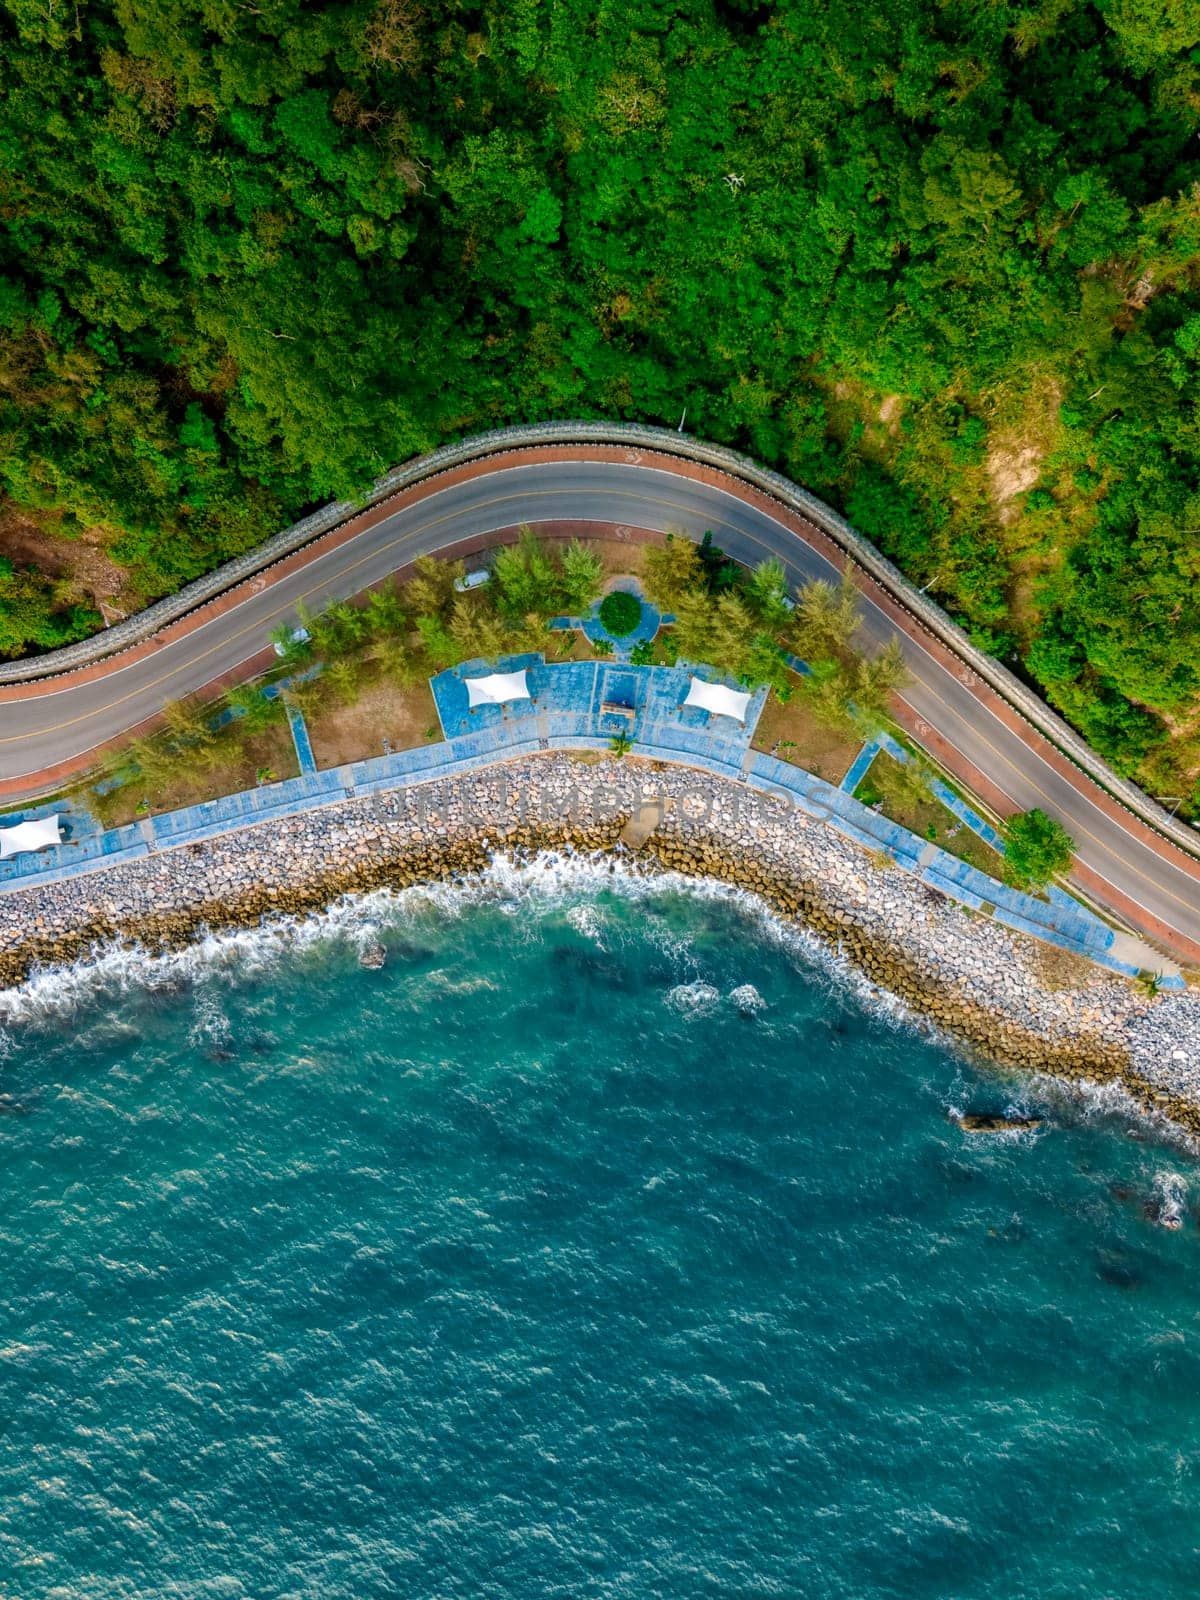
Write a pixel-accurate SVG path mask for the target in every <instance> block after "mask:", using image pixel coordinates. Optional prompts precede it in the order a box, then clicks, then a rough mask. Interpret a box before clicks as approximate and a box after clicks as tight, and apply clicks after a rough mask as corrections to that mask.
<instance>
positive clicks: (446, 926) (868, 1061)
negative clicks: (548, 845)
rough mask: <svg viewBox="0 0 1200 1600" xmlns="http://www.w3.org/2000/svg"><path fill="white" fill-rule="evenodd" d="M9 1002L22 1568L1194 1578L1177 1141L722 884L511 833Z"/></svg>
mask: <svg viewBox="0 0 1200 1600" xmlns="http://www.w3.org/2000/svg"><path fill="white" fill-rule="evenodd" d="M375 938H377V939H378V940H379V941H380V942H381V943H383V944H384V945H385V946H386V947H387V949H388V952H389V958H388V962H387V965H386V966H385V967H384V968H383V969H382V970H380V971H369V970H364V969H363V968H362V967H361V966H360V965H359V963H358V954H359V952H360V949H361V946H362V943H363V941H364V940H368V939H375ZM0 1020H2V1023H3V1033H2V1040H0V1042H2V1047H3V1051H4V1061H3V1064H2V1066H0V1075H2V1076H0V1087H2V1088H3V1092H4V1098H3V1100H2V1101H0V1110H2V1111H3V1112H4V1115H3V1116H0V1238H2V1245H0V1249H2V1261H3V1269H2V1273H0V1416H2V1419H3V1430H2V1433H0V1595H3V1596H4V1600H25V1597H30V1600H33V1597H37V1600H43V1597H49V1600H66V1597H70V1600H77V1597H78V1600H115V1597H117V1596H121V1597H131V1600H132V1597H137V1600H159V1597H164V1600H165V1597H168V1596H169V1597H172V1600H179V1597H185V1600H192V1597H195V1600H201V1597H205V1600H207V1597H210V1596H211V1597H220V1600H240V1597H248V1600H273V1597H282V1596H289V1597H293V1596H294V1597H301V1596H303V1597H309V1596H320V1597H328V1600H343V1597H344V1600H374V1597H392V1596H403V1597H414V1600H417V1597H434V1596H438V1597H460V1596H461V1597H464V1600H467V1597H469V1600H489V1597H493V1596H494V1597H501V1596H502V1597H506V1600H507V1597H517V1596H520V1597H523V1600H535V1597H536V1600H542V1597H558V1596H562V1597H568V1596H569V1597H595V1600H633V1597H638V1600H641V1597H672V1600H674V1597H678V1600H685V1597H686V1600H695V1597H703V1596H709V1595H711V1596H722V1597H725V1596H729V1597H743V1596H745V1597H755V1600H768V1597H793V1596H856V1597H873V1596H914V1597H917V1596H920V1597H923V1596H948V1595H954V1596H964V1597H974V1596H980V1597H982V1596H995V1597H1005V1600H1011V1597H1014V1596H1039V1597H1053V1596H1064V1597H1065V1596H1070V1597H1072V1600H1075V1597H1079V1596H1109V1595H1111V1596H1119V1597H1121V1600H1136V1597H1140V1596H1147V1597H1150V1596H1153V1597H1156V1600H1161V1597H1163V1596H1175V1595H1180V1596H1182V1595H1189V1594H1192V1593H1194V1592H1196V1588H1197V1584H1198V1582H1200V1555H1198V1552H1197V1546H1198V1543H1200V1530H1198V1525H1197V1517H1196V1507H1197V1488H1198V1470H1197V1469H1198V1464H1200V1316H1198V1311H1200V1233H1198V1232H1197V1228H1196V1223H1195V1220H1194V1218H1193V1216H1192V1213H1191V1210H1190V1205H1191V1201H1192V1198H1193V1197H1195V1198H1197V1199H1200V1183H1198V1182H1197V1175H1196V1172H1195V1169H1194V1167H1193V1165H1192V1163H1191V1161H1190V1159H1189V1157H1188V1156H1187V1155H1186V1153H1185V1152H1184V1151H1182V1150H1181V1149H1179V1148H1177V1147H1174V1146H1173V1145H1172V1144H1171V1143H1170V1142H1169V1141H1168V1140H1167V1139H1166V1138H1165V1137H1163V1136H1162V1135H1161V1134H1156V1133H1155V1132H1154V1131H1153V1130H1151V1129H1148V1128H1146V1127H1144V1126H1143V1127H1141V1128H1140V1129H1139V1127H1138V1126H1137V1124H1136V1123H1135V1122H1134V1120H1133V1119H1132V1118H1131V1117H1130V1116H1129V1115H1127V1114H1124V1113H1122V1111H1121V1110H1120V1107H1119V1106H1118V1105H1115V1104H1113V1103H1108V1104H1101V1103H1095V1104H1091V1105H1088V1104H1083V1103H1080V1102H1077V1101H1072V1100H1070V1099H1067V1098H1061V1099H1056V1098H1055V1097H1054V1095H1053V1093H1052V1092H1051V1091H1047V1090H1045V1089H1044V1087H1043V1088H1042V1089H1041V1090H1038V1089H1036V1088H1034V1087H1031V1086H1028V1085H1027V1086H1024V1087H1021V1088H1015V1087H1014V1086H1013V1084H1012V1083H1011V1082H1009V1083H1006V1082H1005V1081H1004V1080H1002V1079H1000V1078H999V1077H996V1076H993V1075H991V1074H990V1073H988V1072H987V1071H986V1070H978V1069H976V1068H974V1067H972V1066H971V1065H969V1064H967V1063H965V1062H963V1061H961V1060H959V1059H957V1058H956V1057H955V1056H954V1055H953V1054H952V1053H950V1052H949V1051H947V1050H945V1049H943V1048H941V1047H940V1046H938V1045H936V1044H934V1043H932V1042H930V1041H929V1040H927V1039H924V1038H921V1037H920V1036H918V1035H917V1034H916V1033H915V1032H914V1031H913V1030H912V1029H910V1028H908V1027H907V1026H905V1025H903V1024H901V1023H900V1022H899V1021H898V1020H897V1019H896V1018H895V1017H889V1016H888V1014H887V1013H886V1009H881V1008H880V1007H878V1006H877V1005H875V1004H874V1003H873V1002H871V1001H870V999H869V997H867V996H865V995H863V994H862V993H861V992H860V991H858V990H856V989H855V987H854V986H853V984H852V983H851V982H850V981H849V980H848V979H847V978H846V977H845V976H844V975H840V974H839V973H838V972H837V971H836V970H834V969H832V968H831V967H830V966H829V965H828V964H826V963H824V962H823V961H822V960H821V959H819V958H818V957H817V956H816V955H815V954H813V953H812V952H811V951H809V950H807V949H806V948H805V946H804V945H803V943H802V942H800V941H798V940H796V939H795V938H792V937H790V936H786V935H783V934H782V933H781V932H780V931H779V930H778V928H777V927H776V926H775V925H774V924H773V923H772V922H771V921H770V920H769V919H768V918H766V917H765V916H763V915H761V914H760V913H759V912H758V911H756V910H755V909H754V907H753V906H752V905H750V904H749V903H748V902H746V901H744V900H740V899H738V898H737V897H735V896H731V895H729V894H728V893H725V892H720V893H718V892H716V891H714V892H712V893H708V894H705V893H694V892H688V891H685V890H683V889H682V888H680V887H679V886H674V887H672V886H671V885H670V884H666V885H659V886H657V887H654V888H646V887H640V888H639V887H636V886H630V885H629V884H623V883H622V882H621V881H619V880H614V879H612V878H610V877H609V876H608V874H607V873H606V872H603V871H599V870H596V871H590V870H566V869H562V870H560V869H557V868H547V869H546V870H543V871H538V870H530V871H527V872H516V871H514V870H507V869H503V868H501V869H498V870H497V871H496V872H495V873H494V874H493V875H492V876H491V877H490V878H489V880H488V881H487V882H486V883H485V884H484V885H482V886H481V887H480V888H478V889H475V890H471V891H467V890H462V889H459V890H446V891H441V892H438V893H436V894H433V895H430V896H423V895H413V894H409V895H408V896H405V897H403V898H402V899H401V900H399V901H391V900H388V899H387V897H374V898H372V899H370V900H369V901H366V902H364V903H363V904H362V905H360V907H359V908H358V909H357V910H356V911H354V912H346V913H344V914H341V915H340V916H334V917H332V918H330V919H326V920H325V921H323V922H319V923H318V924H316V925H312V926H309V927H308V928H307V929H306V930H304V931H303V932H302V933H300V934H291V935H284V934H280V935H277V936H272V937H265V936H258V937H255V938H250V937H244V938H237V939H231V940H227V941H224V942H223V943H216V942H214V943H210V944H209V945H208V946H206V947H204V948H203V949H201V950H199V951H197V952H193V953H191V954H189V955H187V956H185V957H181V958H175V959H171V960H168V961H165V962H160V963H139V962H137V961H134V960H131V959H128V958H125V959H121V960H112V961H109V962H108V963H107V964H102V965H101V967H100V968H99V969H98V970H93V971H90V972H82V971H76V972H75V973H68V974H65V975H60V976H57V977H53V978H47V979H44V980H42V981H40V982H37V983H35V984H34V985H32V986H31V987H30V988H28V989H26V990H24V991H20V992H17V993H15V994H10V995H8V996H6V997H5V998H4V1000H3V1001H2V1002H0ZM1012 1104H1017V1105H1020V1106H1022V1107H1024V1108H1026V1109H1029V1108H1040V1109H1045V1110H1046V1111H1047V1112H1048V1117H1049V1120H1048V1121H1047V1122H1046V1123H1045V1125H1044V1126H1043V1127H1042V1128H1041V1129H1039V1130H1038V1131H1037V1132H1035V1133H1032V1134H1024V1135H1020V1136H1006V1137H1003V1138H1001V1139H998V1140H997V1139H974V1140H972V1139H970V1138H968V1137H967V1136H965V1135H963V1134H962V1133H961V1132H960V1131H959V1130H958V1129H957V1128H956V1127H955V1126H954V1125H953V1124H952V1123H950V1122H949V1121H948V1120H947V1112H948V1111H949V1110H951V1109H954V1108H960V1109H961V1108H967V1107H970V1108H973V1109H998V1108H1001V1107H1004V1106H1005V1105H1012ZM1147 1208H1149V1210H1150V1212H1151V1213H1154V1214H1156V1215H1158V1216H1162V1215H1163V1214H1164V1213H1165V1214H1167V1215H1171V1216H1176V1217H1177V1218H1178V1220H1179V1221H1180V1222H1181V1224H1182V1225H1181V1226H1180V1227H1179V1228H1178V1229H1176V1230H1174V1231H1169V1230H1168V1229H1167V1228H1165V1227H1162V1226H1159V1225H1158V1224H1157V1223H1156V1222H1155V1221H1153V1220H1151V1219H1150V1218H1149V1217H1148V1216H1147V1215H1146V1211H1147Z"/></svg>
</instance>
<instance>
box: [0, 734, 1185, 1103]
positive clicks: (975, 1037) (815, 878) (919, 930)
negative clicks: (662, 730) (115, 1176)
mask: <svg viewBox="0 0 1200 1600" xmlns="http://www.w3.org/2000/svg"><path fill="white" fill-rule="evenodd" d="M654 797H658V799H659V801H660V802H661V809H662V812H663V820H662V822H661V823H660V824H658V826H656V827H653V828H647V827H645V826H644V824H645V821H646V809H647V805H648V804H649V803H650V801H651V800H652V799H653V798H654ZM634 817H637V818H638V819H639V821H640V822H642V824H643V826H642V827H641V828H639V830H638V832H639V836H640V838H639V842H640V843H641V849H640V851H638V852H637V853H631V852H629V851H625V850H622V849H620V847H619V838H620V835H621V832H622V830H623V829H624V828H625V827H626V825H627V824H628V823H629V822H630V819H631V818H634ZM548 848H549V849H563V848H571V849H574V850H582V851H619V853H620V856H621V858H622V859H623V860H624V861H625V862H626V863H628V864H629V865H630V867H631V869H632V870H637V871H674V872H679V873H682V874H686V875H702V876H706V877H711V878H717V879H722V880H724V881H726V882H728V883H731V884H736V885H737V886H739V887H740V888H743V889H746V890H748V891H750V892H752V893H754V894H756V895H758V896H760V897H761V898H762V899H763V900H765V901H766V902H767V903H768V904H769V905H770V906H771V907H772V908H773V909H774V910H775V911H776V912H777V913H778V914H779V915H780V916H781V917H783V918H785V919H788V920H794V921H796V922H797V923H799V924H801V925H803V926H804V927H806V928H808V929H810V930H812V931H813V932H814V933H816V934H817V935H818V936H819V937H820V938H821V939H823V940H824V941H825V942H826V943H827V944H829V945H830V947H831V948H834V949H836V950H837V951H839V952H840V953H841V955H842V956H843V957H844V958H845V960H846V961H848V962H849V963H850V964H851V965H852V966H853V967H855V968H856V969H857V970H859V971H860V972H861V973H863V974H864V975H865V976H866V977H867V978H868V979H870V980H871V982H872V983H874V984H877V985H879V986H880V987H881V988H882V989H885V990H887V991H888V992H890V993H892V994H894V995H896V996H897V997H898V998H899V999H900V1000H901V1001H902V1002H903V1003H904V1005H905V1006H906V1007H907V1008H908V1010H909V1012H910V1013H911V1014H912V1015H913V1016H914V1017H920V1018H925V1019H927V1020H928V1021H929V1022H931V1023H932V1024H934V1025H936V1026H937V1027H938V1028H940V1029H942V1030H944V1031H945V1032H946V1033H947V1034H948V1035H950V1036H951V1037H952V1038H954V1039H956V1040H958V1041H959V1042H960V1043H962V1044H965V1045H968V1046H970V1047H972V1048H974V1049H977V1050H979V1051H981V1052H983V1053H984V1054H986V1055H987V1056H988V1057H989V1058H990V1059H992V1060H994V1061H997V1062H1001V1063H1004V1064H1007V1065H1010V1066H1013V1067H1020V1068H1023V1069H1027V1070H1037V1071H1043V1072H1046V1073H1052V1074H1054V1075H1055V1076H1058V1077H1063V1078H1076V1079H1079V1078H1087V1079H1090V1080H1095V1081H1114V1080H1119V1081H1120V1082H1122V1083H1123V1084H1124V1085H1125V1087H1126V1088H1127V1089H1128V1091H1129V1092H1130V1093H1131V1094H1132V1095H1133V1096H1134V1097H1135V1098H1136V1099H1137V1100H1138V1101H1139V1102H1140V1103H1141V1104H1142V1105H1144V1106H1145V1107H1146V1108H1147V1109H1149V1110H1152V1111H1155V1112H1158V1113H1161V1114H1165V1115H1168V1116H1170V1117H1172V1118H1173V1119H1174V1120H1175V1121H1176V1122H1178V1123H1179V1124H1181V1125H1182V1126H1183V1127H1185V1128H1187V1129H1188V1130H1189V1131H1191V1132H1194V1133H1200V997H1197V996H1196V995H1194V994H1192V993H1182V994H1178V995H1170V996H1159V997H1158V998H1154V999H1152V998H1150V997H1149V996H1147V995H1145V994H1143V993H1141V992H1140V991H1138V990H1137V989H1136V988H1135V987H1134V986H1133V985H1131V984H1130V983H1128V982H1126V981H1125V980H1122V979H1120V978H1117V977H1113V976H1111V975H1109V974H1106V973H1103V972H1101V971H1100V970H1099V969H1097V968H1096V967H1094V966H1092V965H1091V964H1089V963H1087V962H1085V961H1083V960H1082V958H1079V957H1075V956H1071V955H1069V954H1067V953H1066V952H1064V951H1060V950H1056V949H1053V948H1051V947H1048V946H1046V945H1043V944H1040V943H1037V942H1035V941H1033V940H1031V939H1027V938H1025V937H1023V936H1022V935H1021V934H1019V933H1017V932H1015V931H1013V930H1011V929H1008V928H1004V927H1001V926H999V925H998V924H996V923H995V922H993V921H991V920H990V919H988V918H985V917H980V916H978V915H972V914H971V913H970V912H969V911H967V910H965V909H964V908H963V907H961V906H959V905H956V904H953V903H951V902H950V901H948V900H947V899H946V898H945V897H944V896H943V895H942V894H940V893H938V892H937V891H936V890H934V889H932V888H931V887H930V886H929V885H928V884H926V883H923V882H921V881H920V880H918V879H916V878H914V877H913V876H911V875H910V874H908V873H905V872H902V871H900V870H898V869H896V868H895V867H894V865H893V864H892V863H891V862H890V861H889V860H888V859H887V858H886V856H881V854H880V853H878V852H871V851H870V850H868V849H866V848H864V847H863V846H861V845H859V844H856V843H855V842H853V841H852V840H850V839H847V838H844V837H842V836H841V835H839V834H838V833H836V832H835V831H834V830H833V829H831V828H830V827H829V826H828V825H826V824H825V823H823V822H820V821H818V820H815V819H812V818H809V817H807V816H805V815H804V813H803V812H801V811H798V810H788V811H786V812H784V811H781V809H780V807H779V806H778V805H776V804H773V803H772V800H771V798H770V797H769V796H767V795H763V794H760V793H756V792H755V791H753V790H751V789H748V788H747V787H745V786H744V785H742V784H740V783H738V782H736V781H731V780H729V779H725V778H721V777H719V776H716V775H714V774H708V773H704V772H700V771H696V770H691V769H684V768H679V767H667V766H665V765H664V764H662V763H654V762H646V761H639V760H634V759H626V760H624V761H617V760H614V759H609V758H605V757H603V756H600V755H599V754H598V753H591V754H590V755H587V754H585V755H576V756H571V755H566V754H546V755H541V756H533V757H525V758H522V759H518V760H515V761H511V762H508V763H504V764H500V765H489V766H487V767H482V768H480V769H478V770H476V771H472V772H466V773H463V774H460V775H458V776H455V777H452V778H443V779H439V780H435V781H432V782H429V783H427V784H422V785H419V786H413V787H410V788H407V789H401V790H395V791H391V792H387V793H378V794H375V795H370V796H364V797H362V798H353V799H345V800H343V801H341V802H336V803H333V804H330V805H326V806H325V807H323V808H321V809H320V810H319V811H314V812H307V813H303V814H298V815H294V816H290V817H287V818H284V819H282V820H278V821H275V822H271V823H260V824H259V825H257V826H251V827H246V828H244V829H242V830H240V831H238V832H234V833H226V834H223V835H221V836H218V837H214V838H211V839H208V840H204V841H197V842H194V843H193V844H190V845H187V846H184V847H182V848H179V849H176V850H171V851H167V852H162V853H158V854H154V855H149V856H145V857H142V858H139V859H136V860H132V861H129V862H127V863H125V864H122V865H117V866H113V867H108V868H98V869H96V870H94V871H92V872H89V873H87V874H85V875H83V876H79V877H74V878H69V879H64V880H62V881H59V882H57V883H51V884H47V885H44V886H42V887H40V888H29V889H17V890H12V891H10V892H9V893H8V894H6V895H4V896H3V897H0V983H4V984H8V985H15V984H18V983H20V982H21V981H22V979H24V978H25V977H26V976H27V975H28V974H29V973H30V972H31V970H35V969H39V968H44V967H46V966H49V965H53V964H56V963H61V962H65V961H78V960H81V959H89V958H94V957H95V956H96V955H97V953H98V952H100V951H101V950H102V949H103V948H104V947H106V946H109V945H112V944H130V943H138V944H140V945H141V946H143V947H144V948H145V949H146V950H148V951H151V952H154V951H158V950H165V949H170V948H175V947H179V946H180V945H183V944H185V943H187V942H188V941H190V940H193V939H194V938H195V937H196V936H197V934H198V933H199V932H200V931H201V930H204V929H208V930H217V929H223V928H232V927H242V926H247V925H250V926H253V925H256V924H258V923H259V922H260V921H261V920H262V919H263V918H264V917H270V916H272V915H277V916H278V915H283V916H302V915H304V914H305V913H308V912H311V911H314V910H317V909H319V908H321V907H323V906H325V905H328V904H329V903H330V902H331V900H333V899H335V898H336V897H337V896H339V895H342V894H346V893H352V892H355V891H361V890H367V889H372V888H378V887H381V886H392V887H396V888H401V887H407V886H410V885H413V884H419V883H422V882H427V881H430V880H433V879H438V878H445V877H448V876H465V875H468V874H470V873H473V872H477V871H479V870H481V869H482V868H483V867H485V866H486V864H487V862H488V860H489V859H490V858H491V856H492V855H493V854H494V853H495V852H497V851H500V852H505V853H523V854H529V853H531V852H536V851H538V850H541V849H548ZM4 1009H5V1002H4V1000H3V997H2V996H0V1018H2V1017H3V1015H4Z"/></svg>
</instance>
